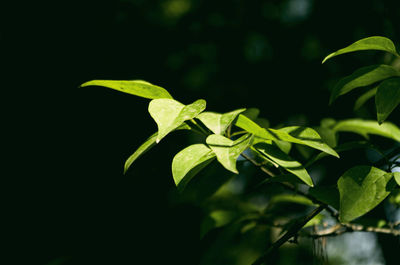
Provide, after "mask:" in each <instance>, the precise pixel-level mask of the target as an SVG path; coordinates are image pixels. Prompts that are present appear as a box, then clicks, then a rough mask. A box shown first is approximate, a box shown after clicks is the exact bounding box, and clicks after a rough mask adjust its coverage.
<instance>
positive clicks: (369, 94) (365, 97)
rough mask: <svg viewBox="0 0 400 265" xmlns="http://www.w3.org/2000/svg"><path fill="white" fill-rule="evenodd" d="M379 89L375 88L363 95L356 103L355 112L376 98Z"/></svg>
mask: <svg viewBox="0 0 400 265" xmlns="http://www.w3.org/2000/svg"><path fill="white" fill-rule="evenodd" d="M376 90H377V87H374V88H373V89H370V90H368V91H367V92H365V93H364V94H362V95H361V96H360V97H359V98H358V99H357V100H356V102H355V103H354V110H358V109H359V108H361V106H362V105H364V104H365V102H367V101H368V100H369V99H370V98H372V97H374V96H375V94H376Z"/></svg>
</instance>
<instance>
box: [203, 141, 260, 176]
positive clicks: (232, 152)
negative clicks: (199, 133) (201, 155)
mask: <svg viewBox="0 0 400 265" xmlns="http://www.w3.org/2000/svg"><path fill="white" fill-rule="evenodd" d="M252 141H253V136H252V135H248V134H247V135H243V136H242V137H240V138H239V139H237V140H235V141H232V140H230V139H228V138H226V137H224V136H222V135H218V134H212V135H210V136H208V137H207V139H206V142H207V144H208V145H209V147H210V148H211V149H212V150H213V151H214V153H215V155H216V156H217V159H218V161H219V162H220V163H221V165H222V166H224V167H225V168H226V169H227V170H229V171H232V172H233V173H236V174H238V173H239V172H238V171H237V169H236V160H237V158H238V157H239V155H240V154H241V153H242V152H243V151H244V150H246V149H247V148H248V147H249V146H250V145H251V143H252Z"/></svg>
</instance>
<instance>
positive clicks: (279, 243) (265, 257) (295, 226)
mask: <svg viewBox="0 0 400 265" xmlns="http://www.w3.org/2000/svg"><path fill="white" fill-rule="evenodd" d="M324 209H325V206H322V205H320V206H318V207H317V208H315V209H314V210H313V211H312V212H311V213H309V214H308V215H307V216H306V217H305V218H303V219H302V220H300V221H297V222H295V223H294V224H293V225H292V227H290V228H289V230H288V231H287V232H286V233H285V234H284V235H283V236H282V237H281V238H279V239H278V240H277V241H276V242H275V243H273V244H272V245H271V246H270V247H269V248H268V249H267V251H266V252H265V253H264V254H263V255H262V256H261V257H259V258H258V259H257V260H256V261H255V262H254V263H253V265H261V264H263V263H265V262H267V261H268V258H269V255H270V254H271V253H273V252H274V251H275V250H277V249H278V248H279V247H280V246H282V245H283V244H284V243H286V242H287V241H289V239H291V238H292V237H294V236H296V235H297V233H298V232H299V231H300V229H302V228H303V226H305V225H306V224H307V223H308V222H309V221H310V220H311V219H313V218H314V217H315V216H316V215H317V214H319V213H320V212H321V211H322V210H324Z"/></svg>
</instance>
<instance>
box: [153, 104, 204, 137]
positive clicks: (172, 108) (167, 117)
mask: <svg viewBox="0 0 400 265" xmlns="http://www.w3.org/2000/svg"><path fill="white" fill-rule="evenodd" d="M205 108H206V101H205V100H203V99H199V100H197V101H195V102H194V103H192V104H190V105H186V106H185V105H183V104H182V103H180V102H178V101H176V100H173V99H166V98H162V99H153V100H152V101H151V102H150V104H149V113H150V115H151V117H153V119H154V120H155V122H156V123H157V126H158V135H157V139H156V142H157V143H158V142H159V141H160V140H161V139H162V138H164V137H165V136H166V135H167V134H168V133H170V132H171V131H173V130H175V129H176V128H178V127H179V126H180V125H181V124H182V123H183V122H184V121H187V120H190V119H193V118H195V117H196V116H197V115H199V113H200V112H202V111H203V110H204V109H205Z"/></svg>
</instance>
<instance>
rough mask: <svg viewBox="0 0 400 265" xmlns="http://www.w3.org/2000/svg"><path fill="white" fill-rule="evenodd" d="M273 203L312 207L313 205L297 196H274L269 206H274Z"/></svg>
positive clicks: (308, 200) (306, 199) (302, 197)
mask: <svg viewBox="0 0 400 265" xmlns="http://www.w3.org/2000/svg"><path fill="white" fill-rule="evenodd" d="M275 203H297V204H303V205H308V206H313V205H314V203H313V202H312V201H311V200H310V199H308V198H306V197H304V196H302V195H298V194H278V195H275V196H273V197H272V198H271V199H270V201H269V204H275Z"/></svg>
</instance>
